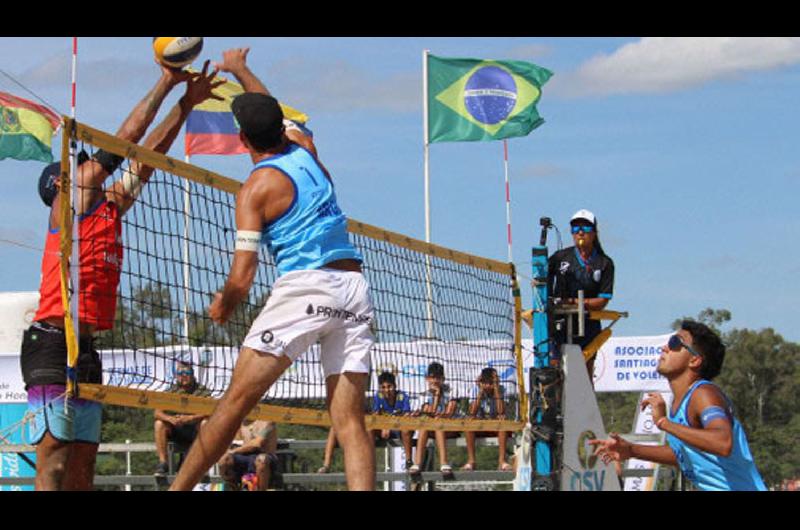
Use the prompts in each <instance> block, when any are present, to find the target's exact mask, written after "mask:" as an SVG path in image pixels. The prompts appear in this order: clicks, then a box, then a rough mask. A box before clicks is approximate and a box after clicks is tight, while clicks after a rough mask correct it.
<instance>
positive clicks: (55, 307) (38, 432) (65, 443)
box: [20, 62, 221, 490]
mask: <svg viewBox="0 0 800 530" xmlns="http://www.w3.org/2000/svg"><path fill="white" fill-rule="evenodd" d="M207 70H208V62H206V64H205V66H204V68H203V71H202V73H198V74H189V73H186V72H183V71H180V70H174V69H170V68H167V67H163V66H162V67H161V77H160V78H159V79H158V81H157V82H156V84H155V86H154V87H153V88H152V89H151V90H150V92H148V94H147V95H146V96H145V97H144V99H142V100H141V101H140V102H139V103H138V104H137V105H136V106H135V107H134V109H133V110H132V111H131V113H130V115H129V116H128V117H127V119H126V120H125V121H124V122H123V124H122V126H121V127H120V129H119V130H118V131H117V134H116V136H117V137H118V138H121V139H123V140H126V141H128V142H133V143H136V142H138V141H139V140H140V139H141V138H142V136H144V133H145V131H146V130H147V128H148V127H149V126H150V124H151V123H152V122H153V120H154V119H155V117H156V114H157V113H158V109H159V108H160V107H161V104H162V103H163V101H164V98H165V97H166V96H167V94H169V92H170V91H171V90H172V89H173V88H174V87H175V86H177V85H179V84H180V83H184V82H186V93H185V94H184V95H183V97H181V99H180V101H179V102H178V104H177V105H175V107H174V108H173V109H172V110H171V111H170V113H169V114H168V115H167V117H166V118H165V119H164V120H163V121H162V122H161V124H160V125H158V126H157V127H156V128H155V129H153V131H152V132H151V133H150V134H149V135H148V137H147V138H146V139H145V141H144V144H143V145H144V147H147V148H149V149H153V150H155V151H158V152H160V153H165V152H166V151H167V150H168V149H169V147H170V146H171V145H172V142H173V141H174V140H175V137H176V136H177V134H178V131H180V128H181V126H182V125H183V122H184V121H185V120H186V117H187V115H188V114H189V112H190V111H191V109H192V107H194V106H195V105H197V104H199V103H202V102H203V101H205V100H206V99H208V98H210V97H212V98H217V99H221V98H218V97H217V96H215V95H213V94H212V92H211V90H212V89H213V88H215V87H216V86H218V85H219V84H221V82H216V83H215V82H212V80H213V78H214V75H215V74H216V71H214V72H212V73H211V74H210V75H206V72H207ZM79 162H80V164H79V166H78V168H77V171H76V173H77V175H76V178H77V185H78V189H79V193H78V198H77V201H76V203H75V204H74V208H75V211H76V213H77V215H78V216H79V220H78V223H79V234H80V275H79V286H80V295H79V304H78V308H79V322H78V323H79V333H80V344H79V351H80V352H79V355H78V363H77V367H76V371H77V374H76V378H77V379H76V380H77V381H78V383H98V384H99V383H101V382H102V366H101V362H100V356H99V355H98V353H97V351H96V350H95V349H94V346H93V335H94V333H95V332H96V331H101V330H105V329H110V328H111V327H112V325H113V321H114V313H115V309H116V292H117V286H118V284H119V277H120V269H121V266H122V258H123V248H122V244H121V237H122V236H121V233H122V221H121V218H122V216H123V215H125V213H126V212H127V211H128V209H129V208H130V207H131V206H132V205H133V203H134V201H135V200H136V198H137V196H138V194H139V192H140V191H141V188H142V186H143V185H144V184H145V183H146V182H147V180H148V179H149V178H150V176H151V174H152V172H153V168H151V167H148V166H144V165H141V164H139V163H138V162H135V161H134V162H132V163H131V166H130V169H129V170H126V171H125V172H124V175H123V177H122V178H121V179H120V180H118V181H117V182H115V183H113V184H112V185H111V186H109V187H108V188H107V189H105V190H104V189H103V184H104V182H105V181H106V179H107V178H108V177H109V175H111V174H113V173H114V172H115V171H116V170H117V169H118V168H119V167H120V165H121V164H122V162H123V158H122V157H120V156H117V155H114V154H112V153H109V152H107V151H103V150H100V151H98V152H97V153H95V154H94V155H93V156H92V157H91V158H89V157H88V156H87V155H85V154H84V156H82V157H80V160H79ZM59 173H60V162H56V163H54V164H51V165H49V166H47V167H46V168H45V170H44V171H43V172H42V175H41V177H40V179H39V195H40V197H41V199H42V201H43V202H44V203H45V205H46V206H48V207H49V208H50V221H49V231H48V234H47V239H46V243H45V251H44V256H43V258H42V281H41V286H40V289H39V294H40V299H39V308H38V311H37V313H36V316H35V317H34V322H33V323H32V324H31V326H30V328H28V330H27V331H25V333H24V335H23V341H22V351H21V356H20V364H21V369H22V377H23V380H24V382H25V389H26V390H27V392H28V407H29V410H30V411H31V412H33V413H34V414H35V416H34V418H33V420H32V421H31V423H30V436H29V439H30V441H31V443H33V444H36V479H35V488H36V490H62V489H65V490H90V489H92V485H93V480H94V465H95V457H96V454H97V447H98V444H99V442H100V421H101V415H102V411H101V406H100V404H99V403H96V402H92V401H88V400H82V399H69V400H66V403H65V388H66V385H65V382H66V380H67V363H66V361H67V345H66V339H65V335H64V316H63V315H64V308H63V303H62V300H61V277H60V254H59V239H60V234H59V224H58V219H59V216H60V213H61V203H60V201H58V200H56V197H57V195H58V191H59V187H60V182H59Z"/></svg>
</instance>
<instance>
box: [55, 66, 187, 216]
mask: <svg viewBox="0 0 800 530" xmlns="http://www.w3.org/2000/svg"><path fill="white" fill-rule="evenodd" d="M188 75H189V74H186V73H185V72H181V71H180V70H174V69H171V68H167V67H163V66H162V67H161V77H160V78H159V79H158V81H157V82H156V84H155V86H154V87H153V88H152V89H151V90H150V91H149V92H148V93H147V95H146V96H145V97H144V98H143V99H142V100H141V101H140V102H139V103H137V104H136V106H135V107H134V108H133V110H132V111H131V113H130V114H129V115H128V117H127V118H126V119H125V121H124V122H123V123H122V125H121V126H120V128H119V130H118V131H117V134H116V136H117V137H119V138H121V139H123V140H126V141H128V142H132V143H137V142H138V141H139V140H141V138H142V136H144V133H145V131H146V130H147V128H148V127H149V126H150V124H151V123H153V120H154V119H155V117H156V114H158V109H159V108H160V107H161V104H162V103H163V102H164V98H165V97H166V96H167V94H169V92H170V91H171V90H172V89H173V88H174V87H175V86H176V85H178V84H179V83H182V82H183V81H185V80H186V79H187V76H188ZM121 161H122V158H121V157H118V156H116V155H113V154H111V153H108V152H105V151H102V150H101V151H98V152H97V153H95V155H94V157H93V158H92V159H90V160H89V161H87V162H85V163H84V164H81V166H80V168H79V169H78V172H77V174H78V176H77V180H78V188H79V190H80V193H79V194H78V195H79V196H78V201H77V204H76V205H75V207H76V211H77V213H78V214H79V215H80V214H82V213H84V212H86V211H87V210H89V208H91V207H92V206H94V205H95V204H96V203H97V201H99V200H100V198H101V197H102V193H103V183H104V182H105V180H106V178H108V176H109V175H110V174H111V173H112V172H113V171H114V169H115V168H116V167H117V166H118V165H119V163H120V162H121ZM54 204H58V202H56V203H54Z"/></svg>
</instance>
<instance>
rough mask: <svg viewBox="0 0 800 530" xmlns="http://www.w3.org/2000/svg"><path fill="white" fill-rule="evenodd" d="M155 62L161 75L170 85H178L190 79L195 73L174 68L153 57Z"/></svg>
mask: <svg viewBox="0 0 800 530" xmlns="http://www.w3.org/2000/svg"><path fill="white" fill-rule="evenodd" d="M155 61H156V64H157V65H158V66H159V68H161V77H163V78H164V79H166V80H167V82H168V83H169V85H170V86H171V87H174V86H176V85H179V84H181V83H183V82H184V81H188V80H190V79H191V78H192V77H193V76H194V75H195V74H193V73H192V72H189V71H187V70H184V69H182V68H174V67H172V66H167V65H165V64H164V63H161V62H159V61H158V59H155Z"/></svg>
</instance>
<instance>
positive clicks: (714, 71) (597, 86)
mask: <svg viewBox="0 0 800 530" xmlns="http://www.w3.org/2000/svg"><path fill="white" fill-rule="evenodd" d="M797 63H800V38H797V37H763V38H762V37H647V38H643V39H640V40H639V41H637V42H632V43H629V44H625V45H624V46H622V47H621V48H619V49H618V50H616V51H614V52H613V53H611V54H608V55H607V54H601V55H598V56H596V57H593V58H591V59H590V60H589V61H587V62H585V63H584V64H583V65H581V66H580V67H579V68H578V69H577V70H576V71H575V72H572V73H568V74H565V75H562V76H558V75H556V76H554V77H553V79H552V81H551V82H550V83H549V85H548V88H549V89H550V92H551V93H558V94H560V95H563V96H590V95H608V94H627V93H658V92H672V91H676V90H682V89H687V88H691V87H695V86H699V85H702V84H705V83H708V82H710V81H714V80H718V79H727V78H732V77H736V76H739V75H743V74H747V73H750V72H756V71H760V70H770V69H775V68H781V67H785V66H789V65H792V64H797Z"/></svg>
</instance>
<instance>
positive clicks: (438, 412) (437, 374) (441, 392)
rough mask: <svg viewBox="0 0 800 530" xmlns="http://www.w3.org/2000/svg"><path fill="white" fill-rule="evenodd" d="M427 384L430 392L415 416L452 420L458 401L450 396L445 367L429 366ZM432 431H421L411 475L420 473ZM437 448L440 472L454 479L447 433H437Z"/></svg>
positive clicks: (432, 364)
mask: <svg viewBox="0 0 800 530" xmlns="http://www.w3.org/2000/svg"><path fill="white" fill-rule="evenodd" d="M425 382H426V383H427V384H428V390H427V391H425V393H424V394H423V400H424V402H423V405H422V408H421V409H420V410H419V411H417V412H415V413H414V415H420V414H424V415H427V416H431V417H434V418H450V417H452V416H453V414H455V412H456V405H457V404H458V403H457V401H456V399H455V398H454V397H452V396H451V395H450V386H449V385H446V384H444V366H442V365H441V363H437V362H432V363H431V364H429V365H428V371H427V375H426V376H425ZM430 432H431V431H426V430H420V431H419V438H418V439H417V453H416V455H415V456H414V464H413V465H412V466H411V467H410V468H409V469H408V472H409V473H410V474H411V475H418V474H419V473H420V466H421V465H422V456H423V454H424V453H425V446H426V445H427V444H428V436H430ZM435 437H436V448H437V449H438V451H439V464H440V466H441V467H440V471H441V472H442V475H443V476H444V478H446V479H450V478H452V477H453V468H452V466H451V465H450V464H448V463H447V444H446V433H445V431H435Z"/></svg>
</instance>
